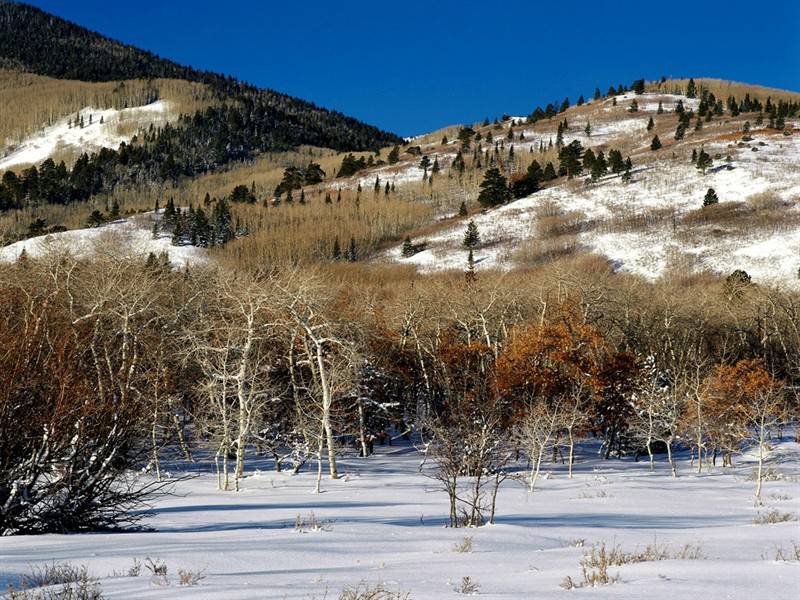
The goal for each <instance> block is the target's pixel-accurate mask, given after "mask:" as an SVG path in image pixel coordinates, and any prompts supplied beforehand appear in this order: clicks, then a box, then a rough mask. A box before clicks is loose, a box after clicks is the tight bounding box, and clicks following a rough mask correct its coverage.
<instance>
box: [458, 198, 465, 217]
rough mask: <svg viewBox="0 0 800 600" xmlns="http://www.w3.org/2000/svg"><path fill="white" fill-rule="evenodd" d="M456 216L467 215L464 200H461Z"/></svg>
mask: <svg viewBox="0 0 800 600" xmlns="http://www.w3.org/2000/svg"><path fill="white" fill-rule="evenodd" d="M458 216H459V217H466V216H467V203H466V202H465V201H464V200H462V201H461V206H459V207H458Z"/></svg>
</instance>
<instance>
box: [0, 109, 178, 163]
mask: <svg viewBox="0 0 800 600" xmlns="http://www.w3.org/2000/svg"><path fill="white" fill-rule="evenodd" d="M77 114H80V116H81V117H83V123H84V126H83V127H80V126H79V125H76V124H75V123H74V121H75V120H76V114H72V115H70V116H69V117H65V118H64V119H61V120H60V121H58V122H57V123H55V124H54V125H51V126H49V127H45V128H44V129H43V130H42V131H41V132H40V133H38V134H36V135H34V136H32V137H30V138H28V139H26V140H24V141H22V142H21V143H19V144H16V145H15V146H13V147H11V148H10V149H9V151H8V152H7V154H6V155H5V156H1V157H0V170H4V169H8V168H10V167H13V166H16V165H27V164H36V163H39V162H41V161H43V160H45V159H46V158H48V157H50V156H52V155H53V154H54V153H55V152H56V151H58V150H66V149H76V150H78V151H80V152H85V151H86V152H90V151H93V150H97V149H99V148H117V147H118V146H119V145H120V144H121V143H122V142H128V141H130V139H131V137H132V135H133V134H135V133H136V131H137V130H138V129H139V127H140V126H147V125H149V124H150V123H154V124H156V125H159V124H163V123H165V122H166V121H167V120H169V119H170V112H169V103H168V102H166V101H163V100H159V101H157V102H153V103H151V104H146V105H144V106H135V107H133V108H124V109H122V110H117V109H114V108H105V109H97V108H92V107H86V108H84V109H82V110H80V111H79V113H77ZM90 115H91V118H92V123H91V124H89V117H90ZM101 120H102V121H103V122H102V123H101V122H100V121H101ZM70 121H73V124H72V126H71V127H70ZM121 126H122V127H124V129H125V130H126V131H125V132H124V133H122V132H120V127H121Z"/></svg>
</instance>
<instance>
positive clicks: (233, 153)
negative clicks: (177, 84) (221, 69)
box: [0, 1, 401, 208]
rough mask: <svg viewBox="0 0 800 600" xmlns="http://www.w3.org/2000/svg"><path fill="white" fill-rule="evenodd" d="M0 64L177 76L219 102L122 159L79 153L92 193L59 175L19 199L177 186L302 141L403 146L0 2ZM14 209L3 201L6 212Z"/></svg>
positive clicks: (337, 116)
mask: <svg viewBox="0 0 800 600" xmlns="http://www.w3.org/2000/svg"><path fill="white" fill-rule="evenodd" d="M0 66H3V67H7V68H13V69H18V70H24V71H30V72H33V73H37V74H40V75H48V76H51V77H57V78H65V79H73V80H83V81H111V80H126V79H127V80H130V79H153V78H172V79H183V80H189V81H193V82H201V83H204V84H207V85H208V86H209V87H210V88H211V89H212V90H214V92H215V94H216V95H217V103H216V105H215V106H213V107H209V108H207V109H206V110H204V111H198V112H196V113H195V114H193V115H185V116H183V117H182V118H181V119H180V121H179V123H178V125H177V126H175V127H164V128H163V129H159V130H155V131H152V132H149V133H148V135H147V136H144V137H139V138H138V139H136V138H135V139H134V141H133V142H132V144H131V145H130V147H128V148H125V149H123V150H121V151H119V152H118V151H116V150H115V149H114V150H112V149H110V150H108V151H104V152H103V153H102V155H97V156H86V157H85V158H84V159H82V161H81V162H82V167H81V169H82V170H83V169H85V168H88V170H89V173H90V175H89V179H91V180H92V182H93V184H92V185H91V186H90V188H86V187H85V186H76V185H73V181H72V180H74V179H76V178H79V179H80V178H84V176H83V175H81V176H80V177H78V176H76V175H71V176H70V177H69V178H67V177H66V175H65V176H64V177H63V178H62V181H60V182H59V184H58V186H57V187H58V188H59V189H58V190H57V191H56V192H55V194H52V193H49V192H48V193H46V194H44V195H42V194H37V193H36V191H35V190H34V194H33V197H31V193H30V190H29V191H28V192H26V197H28V198H29V199H31V200H35V201H38V202H53V203H62V204H63V203H67V202H70V201H73V200H80V199H85V198H86V197H88V195H89V194H91V193H95V192H98V191H109V190H111V189H113V188H114V187H115V186H116V185H118V184H120V183H123V184H128V185H136V184H142V183H150V182H162V181H165V180H170V179H171V180H175V179H177V178H178V177H180V176H193V175H197V174H199V173H204V172H208V171H211V170H214V169H216V168H218V167H220V166H222V165H225V164H227V163H230V162H232V161H241V160H249V159H252V158H254V157H255V156H256V155H258V154H259V153H262V152H267V151H280V150H288V149H290V148H293V147H296V146H299V145H301V144H308V145H313V146H319V147H326V148H332V149H335V150H341V151H345V150H347V151H360V150H375V149H378V148H380V147H382V146H386V145H389V144H396V143H399V142H401V139H400V138H399V137H398V136H396V135H394V134H391V133H387V132H384V131H381V130H380V129H378V128H376V127H373V126H370V125H367V124H365V123H362V122H360V121H358V120H357V119H353V118H351V117H347V116H345V115H343V114H341V113H339V112H336V111H330V110H327V109H324V108H320V107H318V106H316V105H314V104H312V103H310V102H306V101H304V100H300V99H297V98H293V97H291V96H287V95H285V94H281V93H278V92H275V91H272V90H264V89H259V88H256V87H254V86H251V85H249V84H246V83H243V82H240V81H236V80H235V79H233V78H230V77H226V76H223V75H219V74H215V73H210V72H207V71H198V70H195V69H192V68H190V67H184V66H182V65H179V64H177V63H174V62H172V61H169V60H165V59H162V58H160V57H158V56H156V55H155V54H153V53H151V52H147V51H144V50H140V49H138V48H135V47H133V46H129V45H125V44H122V43H120V42H117V41H114V40H111V39H109V38H106V37H104V36H102V35H100V34H98V33H95V32H92V31H89V30H87V29H85V28H83V27H80V26H78V25H75V24H73V23H70V22H68V21H65V20H63V19H59V18H57V17H55V16H53V15H50V14H48V13H46V12H44V11H41V10H39V9H37V8H34V7H31V6H28V5H25V4H19V3H15V2H3V1H0ZM156 99H158V98H157V97H156V96H154V97H152V98H151V101H154V100H156ZM61 172H62V173H65V171H64V170H62V171H61ZM18 205H19V202H17V201H14V202H9V201H8V200H6V201H5V203H4V204H3V208H9V207H16V206H18Z"/></svg>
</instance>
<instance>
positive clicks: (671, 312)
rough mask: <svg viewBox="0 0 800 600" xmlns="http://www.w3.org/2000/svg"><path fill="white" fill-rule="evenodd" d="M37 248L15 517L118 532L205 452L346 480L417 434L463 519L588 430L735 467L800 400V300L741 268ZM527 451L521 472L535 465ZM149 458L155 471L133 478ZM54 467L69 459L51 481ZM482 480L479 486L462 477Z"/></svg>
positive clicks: (11, 290)
mask: <svg viewBox="0 0 800 600" xmlns="http://www.w3.org/2000/svg"><path fill="white" fill-rule="evenodd" d="M369 273H370V267H368V266H365V267H358V266H352V267H349V266H345V265H337V266H333V267H331V268H330V269H329V270H327V271H319V270H315V271H307V270H303V269H297V268H282V269H276V270H266V271H265V270H256V271H255V272H231V271H227V270H220V269H214V268H202V267H193V268H192V270H191V271H184V272H179V271H173V270H171V269H170V268H169V265H168V262H167V261H165V260H159V259H158V258H155V257H150V258H149V259H148V260H143V259H142V260H122V259H119V258H116V257H113V256H111V255H109V256H108V257H106V258H99V259H97V260H95V261H94V262H82V261H76V260H74V259H71V258H70V257H68V256H54V257H50V258H43V259H37V260H34V259H32V258H29V257H22V258H21V259H20V260H18V261H17V262H16V263H13V264H10V265H4V266H2V267H0V305H2V310H0V319H2V321H1V322H0V336H1V339H0V367H2V368H0V383H2V385H0V436H2V444H0V530H2V532H3V533H4V534H13V533H37V532H46V531H83V530H96V529H102V528H115V527H124V526H127V525H129V524H130V523H131V521H132V520H133V521H135V520H136V518H137V515H139V513H137V512H135V511H131V509H132V508H136V507H138V506H139V505H140V504H141V503H142V502H143V501H145V500H146V499H147V497H148V494H151V493H153V492H154V491H157V490H154V489H153V486H156V487H157V486H158V485H160V483H159V482H160V480H161V477H162V467H161V461H162V459H163V457H164V456H173V457H174V453H175V452H179V453H180V454H181V455H182V456H183V457H184V458H185V459H186V460H193V454H194V452H195V451H196V450H197V449H205V450H207V451H208V452H209V453H210V455H211V457H212V460H213V464H214V465H215V471H216V473H217V485H218V487H219V488H220V489H222V490H236V489H238V488H239V482H240V480H241V478H242V477H243V475H244V473H245V470H246V465H247V461H248V457H250V456H253V454H260V455H264V456H267V457H271V458H272V461H273V463H274V466H275V468H276V469H279V470H281V469H291V470H292V471H294V472H299V471H301V470H303V469H306V468H309V469H311V471H312V472H313V473H314V477H313V486H314V489H315V490H316V491H319V490H320V489H321V486H322V482H323V478H324V475H325V474H327V476H328V477H331V478H337V477H338V476H339V468H338V460H339V457H340V455H341V453H342V452H343V451H345V450H346V449H347V448H351V449H354V451H356V452H357V453H358V454H359V455H361V456H368V455H369V454H371V453H372V451H373V449H374V445H375V444H380V443H390V440H391V439H392V438H393V437H395V438H396V437H407V438H409V439H410V440H412V441H413V442H414V443H416V444H417V445H418V447H419V449H420V450H421V452H422V453H423V456H424V457H426V461H427V460H429V461H430V465H429V466H430V468H428V469H426V470H425V471H424V472H425V473H427V474H428V475H430V476H431V477H433V478H434V479H435V480H436V481H437V482H438V484H439V486H440V489H441V490H442V491H443V492H446V493H447V494H448V497H450V500H451V506H450V521H451V525H453V526H460V525H479V524H482V523H484V522H486V521H487V520H491V519H492V518H493V515H494V512H495V509H496V507H495V502H496V498H497V494H496V491H497V488H498V487H499V486H500V485H502V483H503V482H504V481H505V480H507V479H509V478H517V479H520V480H522V481H523V482H524V483H525V485H527V486H528V487H529V488H530V489H534V488H535V486H536V485H537V482H538V477H539V473H540V470H541V468H542V464H543V463H544V462H546V461H549V460H556V461H566V463H567V464H568V465H569V467H570V470H571V465H572V463H573V462H574V461H575V452H574V449H575V444H576V440H579V439H582V438H585V437H594V438H597V439H599V440H600V441H601V445H602V452H603V455H604V456H605V457H606V458H612V457H614V456H627V455H630V456H646V457H648V460H649V461H651V464H652V463H653V462H654V461H655V460H656V457H657V456H658V455H659V454H660V453H661V452H663V453H665V454H666V455H667V459H666V460H667V461H668V462H669V464H670V465H671V469H672V472H673V474H674V475H675V476H678V475H679V470H678V467H677V463H676V461H675V459H674V453H675V451H676V450H677V449H679V448H683V449H689V450H691V452H692V456H693V460H694V462H695V465H696V468H697V469H698V470H701V469H704V468H709V466H710V465H712V464H713V463H716V462H717V461H718V460H719V461H720V462H721V465H722V466H725V467H727V466H729V465H731V464H733V462H734V461H735V456H736V454H737V453H739V452H741V451H743V450H744V449H746V448H748V447H754V448H756V449H757V450H758V453H759V455H760V460H759V471H758V475H757V482H758V483H757V485H758V489H757V491H756V497H758V496H759V495H760V493H761V490H760V482H761V481H762V479H763V477H762V476H763V456H764V454H765V452H766V447H767V445H768V443H769V439H770V436H771V435H775V434H776V433H777V432H778V431H779V430H780V428H781V427H782V426H784V425H785V424H786V423H788V422H790V421H791V419H792V418H793V417H796V416H797V398H796V395H795V394H794V391H793V390H796V389H797V387H796V386H797V384H798V380H800V333H798V329H797V323H799V322H800V298H798V296H797V294H796V293H795V292H788V291H783V290H778V289H772V288H766V287H760V286H757V285H756V284H754V283H752V282H750V281H749V280H746V279H744V278H729V280H727V281H715V280H708V279H695V280H686V281H683V282H673V283H669V282H664V283H661V284H646V283H644V282H642V281H640V280H637V279H635V278H627V277H625V276H614V275H606V274H598V273H597V271H596V270H595V271H594V273H593V272H590V271H588V270H586V271H583V270H581V269H578V268H574V269H572V270H568V271H564V270H563V269H556V268H553V269H543V270H539V271H535V272H529V273H526V274H525V276H524V277H520V276H518V275H514V276H513V277H507V276H504V275H501V274H493V273H487V274H480V275H476V274H475V273H472V274H470V276H468V277H464V276H458V275H443V276H441V277H430V278H418V277H413V276H409V277H407V278H405V279H404V278H403V277H399V278H397V277H383V278H377V279H376V278H374V277H371V276H370V274H369ZM526 465H527V466H526ZM142 469H144V470H145V471H147V472H148V473H149V475H148V476H135V475H133V474H132V473H133V472H141V471H142ZM53 473H58V474H62V475H63V476H61V477H53V476H52V475H53ZM465 490H468V491H465Z"/></svg>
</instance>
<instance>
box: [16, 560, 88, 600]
mask: <svg viewBox="0 0 800 600" xmlns="http://www.w3.org/2000/svg"><path fill="white" fill-rule="evenodd" d="M6 598H7V600H102V599H103V592H102V588H101V587H100V583H99V582H98V581H97V579H95V578H93V577H90V576H89V571H88V569H87V568H86V566H85V565H82V566H77V565H73V564H71V563H52V564H49V565H44V566H43V567H36V568H34V569H33V570H32V571H31V573H30V574H29V575H26V576H24V577H23V578H22V580H21V581H20V589H17V590H15V589H13V588H11V587H9V589H8V593H7V595H6Z"/></svg>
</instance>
